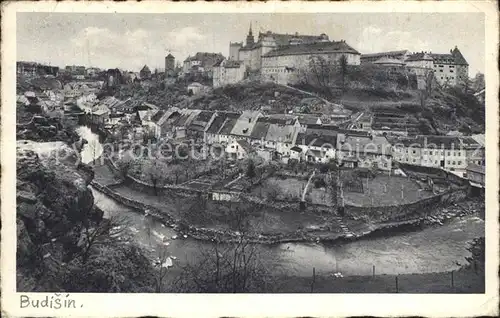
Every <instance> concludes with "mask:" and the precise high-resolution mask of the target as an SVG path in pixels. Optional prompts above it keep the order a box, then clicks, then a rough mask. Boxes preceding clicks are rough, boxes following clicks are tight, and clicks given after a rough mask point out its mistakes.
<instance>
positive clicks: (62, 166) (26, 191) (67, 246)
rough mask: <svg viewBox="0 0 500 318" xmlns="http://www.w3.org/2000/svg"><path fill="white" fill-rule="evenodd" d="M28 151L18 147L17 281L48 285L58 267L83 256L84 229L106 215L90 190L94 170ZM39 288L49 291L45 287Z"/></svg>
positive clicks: (69, 159)
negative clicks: (81, 248)
mask: <svg viewBox="0 0 500 318" xmlns="http://www.w3.org/2000/svg"><path fill="white" fill-rule="evenodd" d="M27 144H29V143H27ZM27 148H28V147H25V146H24V142H23V143H22V144H21V145H19V144H18V148H17V184H16V188H17V192H16V193H17V234H18V244H17V266H18V269H19V271H18V276H19V275H21V276H24V277H25V278H28V279H21V280H22V281H24V283H26V281H27V280H30V279H34V280H35V281H37V282H38V281H40V280H42V281H47V282H48V281H50V280H49V279H47V278H46V277H45V275H47V274H49V273H51V272H53V270H54V268H53V267H54V266H61V264H64V262H65V261H67V260H69V259H71V258H72V256H73V254H75V253H78V252H79V249H80V248H79V247H78V241H79V240H80V237H81V233H82V228H83V225H84V224H86V222H96V223H97V222H99V221H101V219H102V212H101V211H99V210H97V209H96V208H95V207H94V198H93V195H92V192H91V191H90V189H89V188H88V187H87V185H88V184H89V183H90V181H92V179H93V171H92V169H91V168H90V167H88V166H85V165H75V164H74V163H75V162H76V161H75V158H76V154H72V155H69V156H68V157H67V158H65V159H64V160H62V161H59V162H58V160H55V159H54V158H51V157H46V156H40V155H39V154H37V153H36V152H35V151H33V150H30V149H27ZM68 151H71V149H69V148H68ZM36 286H37V287H38V288H42V289H46V288H50V286H47V285H44V284H43V283H41V284H38V283H37V284H36ZM18 288H19V290H22V289H23V288H25V289H27V290H32V289H33V288H32V287H30V286H18Z"/></svg>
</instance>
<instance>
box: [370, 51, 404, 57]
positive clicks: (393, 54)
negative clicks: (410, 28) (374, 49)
mask: <svg viewBox="0 0 500 318" xmlns="http://www.w3.org/2000/svg"><path fill="white" fill-rule="evenodd" d="M407 53H410V51H408V50H399V51H387V52H379V53H368V54H361V58H370V57H383V56H395V55H404V54H407Z"/></svg>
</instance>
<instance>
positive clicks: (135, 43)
mask: <svg viewBox="0 0 500 318" xmlns="http://www.w3.org/2000/svg"><path fill="white" fill-rule="evenodd" d="M206 40H207V37H206V36H205V35H204V34H202V33H201V32H200V31H199V29H197V28H194V27H189V26H188V27H183V28H179V29H173V30H170V31H168V32H166V33H160V34H159V33H158V32H153V33H152V32H147V31H146V30H144V29H141V28H138V29H134V30H125V31H124V32H116V31H113V30H111V29H108V28H98V27H86V28H84V29H82V30H81V31H80V32H78V33H77V35H76V36H75V37H74V38H72V39H71V45H72V46H73V50H74V52H75V55H76V57H77V58H80V59H82V60H83V61H90V63H91V64H94V65H108V66H109V67H121V68H126V69H137V68H140V67H142V65H144V64H147V62H148V61H150V62H151V61H155V63H156V64H155V65H150V67H156V65H157V66H159V65H162V63H163V58H164V56H165V54H166V52H167V51H171V52H175V53H177V54H175V55H177V58H178V59H181V58H184V57H185V56H187V55H188V54H191V52H193V51H196V49H197V48H200V47H206V43H205V42H204V41H206Z"/></svg>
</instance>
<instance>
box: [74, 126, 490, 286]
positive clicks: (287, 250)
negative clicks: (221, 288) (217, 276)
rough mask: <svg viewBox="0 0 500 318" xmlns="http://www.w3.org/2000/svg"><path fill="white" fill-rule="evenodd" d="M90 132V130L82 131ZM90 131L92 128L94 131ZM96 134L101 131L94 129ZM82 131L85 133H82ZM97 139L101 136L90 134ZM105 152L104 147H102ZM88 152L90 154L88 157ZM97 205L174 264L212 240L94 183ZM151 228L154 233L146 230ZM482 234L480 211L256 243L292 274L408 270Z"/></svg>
mask: <svg viewBox="0 0 500 318" xmlns="http://www.w3.org/2000/svg"><path fill="white" fill-rule="evenodd" d="M80 132H81V133H86V134H87V133H89V132H90V129H89V130H88V131H87V130H81V131H80ZM90 133H91V134H92V132H90ZM93 135H94V136H95V137H96V138H97V135H95V134H93ZM82 136H83V135H82ZM92 140H94V141H96V140H97V143H98V138H97V139H95V138H94V139H92ZM88 149H90V150H86V149H85V148H84V149H83V152H86V151H87V153H84V154H83V155H85V158H86V159H89V158H90V161H91V160H92V156H93V155H94V151H93V149H92V148H88ZM101 152H102V147H101ZM89 155H90V157H89ZM92 192H93V194H94V198H95V204H96V205H97V206H98V207H99V208H100V209H102V210H103V211H104V212H105V216H106V217H109V216H111V215H120V216H123V217H126V218H127V219H128V220H129V223H130V224H132V225H131V226H130V227H129V228H128V233H129V234H130V235H131V236H132V237H133V238H134V240H135V241H136V242H137V243H138V244H139V245H142V246H143V247H144V248H146V249H147V250H149V251H150V252H151V253H153V254H154V253H157V251H155V249H156V248H157V247H158V246H162V245H163V246H165V247H166V249H167V251H168V253H169V254H170V255H171V256H173V258H174V260H173V267H174V268H176V267H178V265H180V264H183V263H186V262H191V261H196V257H197V255H198V254H199V252H200V251H202V250H209V249H210V248H211V244H212V243H211V242H206V241H199V240H195V239H192V238H189V237H188V238H183V237H178V238H176V239H172V238H173V237H174V236H176V235H177V233H175V231H174V230H173V229H171V228H168V227H165V226H164V225H163V224H161V223H160V222H157V221H155V220H154V219H153V218H151V217H145V216H144V215H143V214H142V213H139V212H138V211H135V210H133V209H130V208H128V207H126V206H124V205H122V204H120V203H118V202H116V201H114V200H113V199H111V198H110V197H108V196H106V195H105V194H103V193H101V192H99V191H97V190H95V189H93V188H92ZM148 228H150V229H151V232H150V233H151V236H150V235H148V232H149V231H148V230H147V229H148ZM478 236H484V221H483V220H482V219H480V218H479V217H476V216H466V217H463V218H456V219H453V220H451V221H450V222H447V223H445V224H444V225H443V226H432V227H426V228H424V229H423V230H418V231H410V232H405V233H400V234H395V235H392V236H390V237H378V238H371V239H362V240H358V241H353V242H349V243H343V244H336V245H331V244H329V245H325V244H322V243H319V244H315V243H286V244H276V245H270V246H269V245H258V246H257V249H258V252H259V255H260V256H261V260H262V262H263V263H264V264H265V265H266V267H267V268H273V270H274V271H275V272H277V271H280V272H281V273H286V274H288V275H298V276H309V275H311V273H312V269H313V267H314V268H315V270H316V273H318V274H322V273H330V272H333V271H339V272H341V273H342V274H343V275H344V276H349V275H371V274H372V270H373V266H375V270H376V273H377V274H409V273H427V272H440V271H449V270H454V269H457V268H458V267H459V265H457V262H459V263H461V264H463V263H464V262H465V257H466V256H469V252H468V251H467V250H466V246H467V242H468V241H470V240H472V239H473V238H475V237H478Z"/></svg>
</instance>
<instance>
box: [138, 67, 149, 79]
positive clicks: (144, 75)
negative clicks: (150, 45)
mask: <svg viewBox="0 0 500 318" xmlns="http://www.w3.org/2000/svg"><path fill="white" fill-rule="evenodd" d="M139 76H140V77H141V79H142V80H147V79H150V78H151V70H150V69H149V67H148V66H147V65H144V66H143V67H142V69H141V70H140V71H139Z"/></svg>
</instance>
